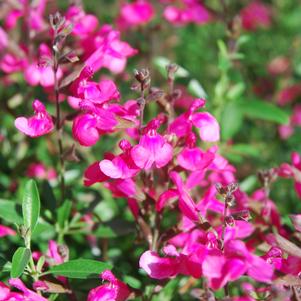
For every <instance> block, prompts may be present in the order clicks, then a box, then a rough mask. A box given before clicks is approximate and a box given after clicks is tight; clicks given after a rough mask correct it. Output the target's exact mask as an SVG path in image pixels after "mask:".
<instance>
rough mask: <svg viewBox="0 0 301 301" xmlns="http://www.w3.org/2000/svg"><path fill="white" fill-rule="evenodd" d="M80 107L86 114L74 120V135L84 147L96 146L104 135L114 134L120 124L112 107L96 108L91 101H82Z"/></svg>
mask: <svg viewBox="0 0 301 301" xmlns="http://www.w3.org/2000/svg"><path fill="white" fill-rule="evenodd" d="M80 107H81V109H82V110H85V111H86V112H85V113H84V114H82V115H79V116H77V117H76V118H75V119H74V121H73V126H72V133H73V137H74V138H75V139H76V140H77V141H78V142H79V143H80V144H81V145H83V146H91V145H94V144H95V143H96V142H97V141H98V140H99V138H100V136H101V135H102V134H103V133H106V132H112V131H113V130H114V128H115V126H116V125H117V124H118V122H117V120H116V118H115V114H114V113H113V112H112V111H111V110H110V107H108V108H106V109H105V108H102V107H96V106H95V105H94V104H93V103H92V102H90V101H81V102H80Z"/></svg>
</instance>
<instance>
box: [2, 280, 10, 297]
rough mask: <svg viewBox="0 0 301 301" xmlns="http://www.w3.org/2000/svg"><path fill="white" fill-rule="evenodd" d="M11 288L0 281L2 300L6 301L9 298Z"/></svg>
mask: <svg viewBox="0 0 301 301" xmlns="http://www.w3.org/2000/svg"><path fill="white" fill-rule="evenodd" d="M9 294H10V289H9V287H8V286H7V285H5V284H4V283H2V282H0V301H6V300H9V299H8V297H9Z"/></svg>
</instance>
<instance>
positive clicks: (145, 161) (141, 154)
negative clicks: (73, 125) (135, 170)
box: [131, 119, 172, 170]
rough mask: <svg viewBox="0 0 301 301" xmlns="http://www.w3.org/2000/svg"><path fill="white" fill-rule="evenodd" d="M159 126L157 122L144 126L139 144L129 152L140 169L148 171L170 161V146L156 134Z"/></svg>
mask: <svg viewBox="0 0 301 301" xmlns="http://www.w3.org/2000/svg"><path fill="white" fill-rule="evenodd" d="M159 126H160V121H159V120H157V119H155V120H153V121H151V122H150V123H149V124H148V125H147V126H146V128H145V130H144V134H143V135H142V136H141V138H140V141H139V144H138V145H136V146H134V147H133V148H132V150H131V155H132V158H133V160H134V162H135V164H136V165H137V166H138V167H140V168H142V169H145V170H149V169H151V168H152V166H153V165H155V166H156V168H161V167H164V166H165V165H166V164H168V162H169V161H170V160H171V159H172V146H171V145H170V144H169V143H168V142H167V141H166V139H165V138H164V137H163V136H161V135H160V134H159V133H158V132H157V129H158V127H159Z"/></svg>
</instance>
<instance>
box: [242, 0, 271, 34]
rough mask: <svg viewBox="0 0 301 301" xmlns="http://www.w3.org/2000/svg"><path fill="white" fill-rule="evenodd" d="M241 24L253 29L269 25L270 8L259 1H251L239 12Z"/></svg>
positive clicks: (247, 28)
mask: <svg viewBox="0 0 301 301" xmlns="http://www.w3.org/2000/svg"><path fill="white" fill-rule="evenodd" d="M240 17H241V19H242V26H243V27H244V28H245V29H246V30H255V29H256V28H257V27H269V26H270V25H271V10H270V8H269V7H268V6H266V5H264V4H262V3H261V2H260V1H257V0H255V1H253V2H251V3H250V4H249V5H248V6H246V7H245V8H243V9H242V10H241V12H240Z"/></svg>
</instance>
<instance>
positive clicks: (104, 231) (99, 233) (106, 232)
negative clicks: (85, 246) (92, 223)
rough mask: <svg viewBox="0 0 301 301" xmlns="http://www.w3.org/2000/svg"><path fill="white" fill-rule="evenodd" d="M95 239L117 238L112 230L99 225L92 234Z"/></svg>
mask: <svg viewBox="0 0 301 301" xmlns="http://www.w3.org/2000/svg"><path fill="white" fill-rule="evenodd" d="M93 235H95V236H96V237H101V238H115V237H117V234H116V233H115V232H114V230H113V229H112V228H111V227H108V226H104V225H100V226H99V227H98V228H97V229H96V231H95V232H94V233H93Z"/></svg>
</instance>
